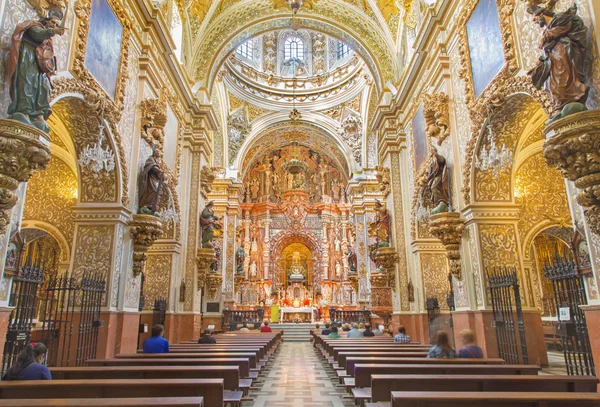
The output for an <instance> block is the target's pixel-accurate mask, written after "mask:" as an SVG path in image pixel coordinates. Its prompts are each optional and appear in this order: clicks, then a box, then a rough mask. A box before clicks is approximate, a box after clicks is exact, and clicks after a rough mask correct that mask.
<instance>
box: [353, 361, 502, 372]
mask: <svg viewBox="0 0 600 407" xmlns="http://www.w3.org/2000/svg"><path fill="white" fill-rule="evenodd" d="M359 363H362V364H377V363H381V364H386V365H416V364H419V365H423V366H427V365H453V366H462V365H504V364H505V362H504V359H499V358H490V359H427V358H399V357H387V358H386V357H369V356H367V357H362V356H349V357H347V358H346V372H347V373H348V375H350V376H354V375H355V367H356V365H357V364H359Z"/></svg>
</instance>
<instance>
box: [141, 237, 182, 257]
mask: <svg viewBox="0 0 600 407" xmlns="http://www.w3.org/2000/svg"><path fill="white" fill-rule="evenodd" d="M181 248H182V245H181V243H180V242H178V241H176V240H162V239H158V240H157V241H156V242H154V244H153V245H152V247H150V249H149V250H148V254H180V253H181Z"/></svg>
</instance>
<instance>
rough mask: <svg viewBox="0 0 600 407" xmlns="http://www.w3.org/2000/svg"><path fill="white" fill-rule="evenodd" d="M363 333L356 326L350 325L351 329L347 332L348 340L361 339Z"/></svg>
mask: <svg viewBox="0 0 600 407" xmlns="http://www.w3.org/2000/svg"><path fill="white" fill-rule="evenodd" d="M362 337H363V333H362V332H361V331H359V330H358V324H352V329H351V330H350V331H349V332H348V339H350V338H362Z"/></svg>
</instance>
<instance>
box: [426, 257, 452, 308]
mask: <svg viewBox="0 0 600 407" xmlns="http://www.w3.org/2000/svg"><path fill="white" fill-rule="evenodd" d="M421 275H422V276H423V289H424V291H425V298H428V297H436V298H437V299H438V300H439V303H440V309H442V310H447V309H448V304H447V303H446V298H447V297H448V293H449V291H450V287H449V285H448V284H449V283H448V261H447V259H446V255H445V254H443V253H422V254H421Z"/></svg>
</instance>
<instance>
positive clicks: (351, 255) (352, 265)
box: [346, 245, 357, 273]
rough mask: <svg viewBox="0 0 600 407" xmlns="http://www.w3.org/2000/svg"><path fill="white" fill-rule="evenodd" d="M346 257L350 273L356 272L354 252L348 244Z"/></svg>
mask: <svg viewBox="0 0 600 407" xmlns="http://www.w3.org/2000/svg"><path fill="white" fill-rule="evenodd" d="M346 258H347V259H348V268H349V269H350V272H351V273H356V260H357V259H356V252H355V251H354V249H353V248H352V245H348V251H347V252H346Z"/></svg>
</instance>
